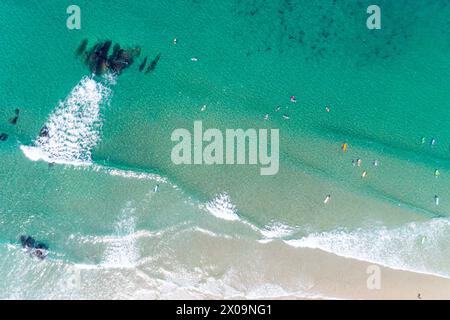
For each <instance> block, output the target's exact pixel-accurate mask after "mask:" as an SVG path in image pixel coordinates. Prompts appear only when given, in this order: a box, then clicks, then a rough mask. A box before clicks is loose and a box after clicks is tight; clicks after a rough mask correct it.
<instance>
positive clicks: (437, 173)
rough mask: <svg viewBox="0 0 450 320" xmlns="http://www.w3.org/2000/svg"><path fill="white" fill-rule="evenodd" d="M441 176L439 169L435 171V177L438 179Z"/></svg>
mask: <svg viewBox="0 0 450 320" xmlns="http://www.w3.org/2000/svg"><path fill="white" fill-rule="evenodd" d="M440 175H441V173H440V172H439V170H438V169H436V170H434V176H435V177H436V178H437V177H439V176H440Z"/></svg>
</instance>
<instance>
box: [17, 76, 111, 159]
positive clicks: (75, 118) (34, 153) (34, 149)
mask: <svg viewBox="0 0 450 320" xmlns="http://www.w3.org/2000/svg"><path fill="white" fill-rule="evenodd" d="M108 83H109V84H110V83H111V81H109V80H106V79H105V83H100V82H98V81H96V80H94V79H93V77H87V76H86V77H83V78H82V79H81V80H80V82H79V83H78V84H77V85H76V86H75V87H74V88H73V89H72V91H71V92H70V94H69V95H68V96H67V98H66V99H65V100H63V101H60V102H59V103H58V106H57V107H56V108H55V110H54V111H53V112H52V113H51V114H50V116H49V118H48V120H47V122H46V123H45V128H46V129H47V130H48V135H47V136H39V137H37V139H36V140H35V142H34V145H33V146H21V149H22V151H23V153H24V154H25V156H26V157H28V158H29V159H30V160H32V161H37V160H44V161H47V162H53V163H62V164H72V165H83V164H90V163H91V161H92V158H91V152H92V149H93V148H94V147H95V146H96V145H97V143H98V142H99V141H100V137H101V136H100V130H101V126H102V118H101V112H100V111H101V107H102V105H104V104H105V103H107V102H108V101H109V97H110V95H111V92H112V91H111V89H110V88H109V84H108Z"/></svg>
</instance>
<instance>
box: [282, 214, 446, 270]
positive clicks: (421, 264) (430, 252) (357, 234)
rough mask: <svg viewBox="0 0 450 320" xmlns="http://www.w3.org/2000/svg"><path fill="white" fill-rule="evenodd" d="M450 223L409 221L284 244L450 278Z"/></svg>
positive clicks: (339, 232)
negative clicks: (398, 225) (449, 262)
mask: <svg viewBox="0 0 450 320" xmlns="http://www.w3.org/2000/svg"><path fill="white" fill-rule="evenodd" d="M449 233H450V220H448V219H444V218H442V219H433V220H430V221H426V222H411V223H408V224H406V225H402V226H400V227H397V228H386V227H378V228H374V229H358V230H354V231H348V230H334V231H330V232H323V233H313V234H310V235H308V236H306V237H303V238H301V239H295V240H286V241H285V243H287V244H289V245H291V246H294V247H299V248H312V249H321V250H324V251H327V252H331V253H334V254H337V255H339V256H344V257H348V258H353V259H358V260H363V261H369V262H372V263H377V264H380V265H383V266H386V267H390V268H393V269H400V270H406V271H412V272H419V273H425V274H432V275H438V276H443V277H447V278H450V268H449V267H448V264H447V263H446V257H448V256H449V255H450V240H449V237H448V235H449Z"/></svg>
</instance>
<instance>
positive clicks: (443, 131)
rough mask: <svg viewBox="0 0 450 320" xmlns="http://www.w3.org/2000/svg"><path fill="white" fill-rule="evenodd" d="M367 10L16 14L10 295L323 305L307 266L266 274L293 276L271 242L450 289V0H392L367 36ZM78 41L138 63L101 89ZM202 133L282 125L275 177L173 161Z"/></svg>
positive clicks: (224, 6) (1, 198)
mask: <svg viewBox="0 0 450 320" xmlns="http://www.w3.org/2000/svg"><path fill="white" fill-rule="evenodd" d="M369 4H370V2H369V1H352V2H348V1H345V2H343V1H331V0H330V1H320V2H319V1H316V2H311V1H288V0H286V1H281V0H280V1H275V0H272V1H256V0H255V1H239V0H236V1H234V0H233V1H231V0H230V1H225V2H217V1H210V0H209V1H140V2H139V3H137V2H136V3H128V2H126V1H119V0H115V1H107V2H106V1H96V2H95V3H92V1H90V2H88V1H78V5H79V6H80V8H81V10H82V29H81V30H68V29H67V28H66V26H65V19H66V17H67V14H66V13H65V11H66V4H64V3H59V4H55V3H53V2H51V1H39V2H38V1H27V2H26V3H25V2H20V1H19V2H18V1H12V0H6V1H3V2H2V4H0V22H2V26H3V27H2V32H0V43H1V44H2V47H4V48H6V50H4V51H3V58H2V66H1V69H0V70H1V71H2V72H1V73H0V97H1V99H0V100H1V101H2V102H1V108H0V132H5V133H8V134H9V139H8V141H5V142H0V155H1V160H2V161H1V166H0V183H1V188H0V230H1V232H0V264H1V268H0V276H1V277H2V279H5V281H2V283H0V289H1V290H0V292H2V293H1V296H0V298H14V297H26V298H37V297H43V298H56V297H67V298H101V297H111V298H114V297H116V298H167V297H172V298H173V297H175V298H183V297H235V296H247V297H259V296H260V295H266V296H285V295H307V294H311V292H312V293H314V289H313V285H312V283H313V282H314V279H304V278H303V277H302V273H301V268H300V267H299V266H296V265H292V266H291V267H292V269H293V270H289V272H292V274H294V275H295V277H296V278H295V279H296V280H295V282H292V278H289V277H282V276H277V274H279V273H277V272H274V273H271V272H269V271H267V270H272V269H271V268H273V270H275V269H277V267H278V263H279V261H286V263H289V262H288V261H287V260H286V259H287V258H286V257H278V259H275V258H274V259H273V260H271V259H268V258H267V256H270V255H271V254H273V253H274V252H276V250H275V249H274V247H271V246H267V242H268V241H271V240H274V241H275V242H276V246H285V247H288V248H289V250H291V248H292V250H295V248H298V247H306V248H319V249H322V250H325V251H328V252H332V253H335V254H337V255H340V256H345V257H353V258H357V259H362V260H366V261H371V262H375V263H379V264H382V265H386V266H390V267H394V268H400V269H405V270H412V271H417V272H423V273H433V274H439V275H441V276H445V277H449V276H450V268H449V264H448V261H449V255H450V252H449V249H448V248H449V246H448V234H449V232H450V225H449V220H448V212H449V209H450V201H449V199H450V195H449V194H448V189H449V186H450V166H449V164H448V162H447V159H448V158H450V151H449V150H450V149H449V148H450V140H449V137H450V129H449V127H448V126H447V121H446V120H447V117H448V115H449V111H448V108H447V104H448V101H450V93H449V91H448V90H447V87H448V85H449V81H450V80H449V77H448V74H449V73H450V64H449V63H448V54H447V53H448V52H449V50H450V41H449V40H448V37H447V36H446V35H447V29H448V28H449V24H450V17H448V15H447V14H446V12H447V11H446V10H447V9H448V7H449V6H450V2H449V1H421V2H411V1H395V2H393V1H381V2H380V4H379V5H380V6H381V8H382V19H383V20H382V29H381V30H374V31H370V30H368V29H367V28H366V27H365V21H366V18H367V14H366V8H367V6H368V5H369ZM84 38H87V39H88V40H89V45H93V44H94V43H95V42H96V41H97V40H103V39H112V40H113V41H114V42H118V43H120V44H122V45H124V46H130V47H131V46H134V45H140V46H141V47H142V55H141V57H140V58H139V59H138V60H137V62H136V63H135V64H134V65H132V66H131V68H129V69H127V70H125V72H124V73H123V74H121V75H120V76H119V77H117V78H115V77H107V78H105V77H96V76H93V75H90V72H89V70H88V69H87V68H86V66H85V65H84V64H83V63H82V61H81V59H80V58H77V57H76V56H75V51H76V49H77V47H78V45H79V43H80V42H81V41H82V40H83V39H84ZM174 38H176V39H177V43H176V44H174V43H173V39H174ZM158 53H161V60H160V61H159V63H158V65H157V67H156V69H155V70H154V72H152V73H150V74H144V72H142V73H140V72H139V71H138V66H139V64H140V63H141V61H142V60H143V59H144V57H145V56H148V57H149V61H151V60H152V59H154V58H155V57H156V56H157V55H158ZM192 58H196V59H197V60H196V61H192ZM292 95H295V96H296V98H297V103H291V102H290V101H289V99H290V97H291V96H292ZM203 105H206V109H204V111H202V110H201V109H202V106H203ZM277 106H280V107H281V109H280V111H278V112H277V111H275V110H276V108H277ZM326 107H329V110H330V111H329V112H327V111H326V109H325V108H326ZM15 108H19V109H20V118H19V121H18V124H17V126H12V125H10V124H9V123H8V119H10V118H11V117H12V116H13V115H14V109H15ZM266 114H269V119H268V120H267V121H264V116H265V115H266ZM283 114H288V115H289V116H290V119H289V120H285V119H283V117H282V115H283ZM195 120H202V121H203V126H204V127H205V128H207V127H209V128H219V129H226V128H243V129H246V128H256V129H259V128H279V129H280V171H279V173H278V174H277V175H275V176H260V175H259V167H257V166H227V165H223V166H194V165H192V166H176V165H174V164H173V163H172V161H171V158H170V154H171V150H172V147H173V145H174V143H173V142H172V141H171V140H170V135H171V133H172V131H173V130H175V129H177V128H187V129H190V130H192V128H193V122H194V121H195ZM44 125H47V127H48V128H49V129H50V130H51V132H52V133H53V135H52V138H51V139H50V140H45V139H44V140H43V139H40V138H38V134H39V131H40V129H41V128H42V126H44ZM422 137H425V143H422V142H421V138H422ZM432 139H435V140H436V144H435V145H431V140H432ZM344 142H347V143H348V146H349V149H348V151H347V152H346V153H343V152H342V151H341V149H340V147H341V145H342V143H344ZM358 158H359V159H361V160H362V164H361V167H358V166H353V165H352V160H356V159H358ZM375 160H377V161H378V164H379V165H378V166H374V164H373V163H374V161H375ZM49 163H55V164H54V165H49ZM436 169H439V171H440V176H439V177H435V175H434V172H435V170H436ZM364 170H366V171H367V177H366V178H364V179H362V178H361V173H362V172H363V171H364ZM156 186H158V190H157V192H155V191H154V189H155V187H156ZM328 194H330V195H331V200H330V202H329V203H328V204H324V199H325V197H326V195H328ZM435 195H438V196H439V198H440V204H439V206H436V205H435V200H434V197H435ZM21 234H30V235H33V237H35V238H36V239H40V240H43V241H45V242H46V243H48V244H49V246H50V248H51V251H50V255H49V257H48V259H46V260H45V261H43V262H37V261H35V260H33V259H30V258H29V257H28V255H27V254H26V253H24V252H22V250H21V249H20V246H19V244H18V238H19V236H20V235H21ZM205 239H207V240H205ZM276 239H278V240H276ZM279 239H282V240H284V241H283V242H281V241H279ZM205 241H206V242H208V241H210V246H209V247H208V244H207V243H205ZM220 243H223V247H222V246H221V245H220ZM205 247H206V248H205ZM262 256H264V257H265V258H264V259H263V261H264V266H259V267H258V268H256V269H252V266H254V264H255V263H256V262H257V261H260V260H261V259H262V258H261V257H262ZM275 257H276V256H275ZM275 260H277V261H275ZM299 263H300V262H299ZM296 268H297V269H296ZM298 268H300V269H298ZM80 270H82V271H80ZM294 270H299V271H298V274H296V273H295V271H294ZM80 274H81V275H80ZM74 275H75V280H76V279H82V281H81V282H80V281H78V280H77V281H78V282H77V281H75V284H73V283H72V284H71V282H70V281H73V279H74ZM264 275H266V276H264ZM111 278H115V281H114V283H115V284H114V285H113V284H112V282H111V281H110V279H111ZM288 278H289V279H290V281H287V280H286V279H288ZM86 282H87V283H89V286H87V285H86V284H85V283H86ZM292 283H294V284H292Z"/></svg>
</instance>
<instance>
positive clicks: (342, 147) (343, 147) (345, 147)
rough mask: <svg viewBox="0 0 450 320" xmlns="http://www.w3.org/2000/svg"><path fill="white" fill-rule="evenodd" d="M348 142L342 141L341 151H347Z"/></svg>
mask: <svg viewBox="0 0 450 320" xmlns="http://www.w3.org/2000/svg"><path fill="white" fill-rule="evenodd" d="M347 148H348V144H347V142H344V143H343V144H342V146H341V149H342V151H344V152H347Z"/></svg>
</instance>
